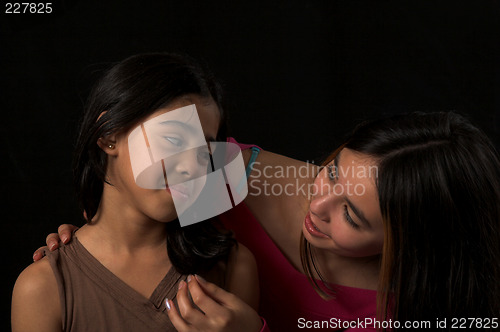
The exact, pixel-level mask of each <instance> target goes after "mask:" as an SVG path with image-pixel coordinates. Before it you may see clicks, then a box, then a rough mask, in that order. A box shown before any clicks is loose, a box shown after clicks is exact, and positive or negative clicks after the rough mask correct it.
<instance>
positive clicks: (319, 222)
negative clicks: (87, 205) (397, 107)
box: [47, 113, 500, 331]
mask: <svg viewBox="0 0 500 332" xmlns="http://www.w3.org/2000/svg"><path fill="white" fill-rule="evenodd" d="M255 151H258V149H254V151H251V150H246V151H245V155H246V158H247V160H251V164H252V163H253V171H252V174H251V176H250V178H249V188H250V189H249V190H250V193H249V195H248V197H247V198H246V200H245V205H244V204H241V205H239V206H238V207H236V208H235V209H232V210H231V211H229V212H228V213H225V214H224V215H222V216H220V218H221V219H223V220H224V221H225V224H226V226H227V227H228V228H231V229H233V230H234V232H235V234H236V238H237V239H238V241H240V242H241V243H243V244H245V245H246V246H247V247H249V249H250V250H251V251H252V252H253V253H254V255H255V256H256V259H257V264H258V267H259V280H260V289H261V301H260V310H261V314H262V315H263V316H264V317H266V320H267V321H268V323H269V326H270V327H271V329H276V330H278V331H293V330H301V329H303V328H308V327H309V328H314V327H320V328H321V327H322V328H328V329H334V328H342V329H348V330H352V331H354V330H357V329H363V328H364V329H366V328H369V329H377V330H381V329H385V328H389V329H391V328H392V329H398V328H402V329H405V328H409V327H417V326H416V325H412V324H422V325H420V327H424V326H426V325H425V324H427V323H426V322H429V324H431V325H430V326H433V327H445V328H446V329H452V328H453V327H457V326H460V324H461V323H463V322H462V320H463V319H467V318H469V317H470V318H473V319H474V321H472V322H471V321H470V320H469V321H468V322H467V324H472V325H467V326H472V327H478V328H480V327H489V328H493V329H496V328H498V324H499V323H498V318H499V316H500V287H499V285H500V282H499V281H500V241H499V239H500V162H499V158H498V154H497V152H496V151H495V148H494V146H493V145H492V143H491V142H490V141H489V139H488V138H487V137H486V136H485V135H484V134H483V133H482V132H481V131H480V130H479V129H477V128H476V127H474V126H473V125H472V124H471V123H470V122H469V121H468V120H466V119H465V118H464V117H462V116H460V115H457V114H454V113H428V114H409V115H398V116H393V117H390V118H385V119H381V120H375V121H370V122H366V123H362V124H361V125H359V126H358V127H357V128H356V129H355V130H354V132H353V133H352V135H351V136H350V137H349V138H348V139H347V140H346V142H345V143H344V144H343V145H342V146H341V147H339V148H338V149H336V150H335V151H334V153H333V154H332V155H331V156H330V157H329V158H327V160H326V162H325V163H324V165H323V166H321V167H316V166H314V165H310V164H305V163H302V162H299V161H296V160H293V159H290V158H286V157H284V156H280V155H276V154H273V153H270V152H266V151H261V152H260V153H259V154H258V157H257V158H256V159H255V154H256V153H257V152H255ZM252 156H253V157H252ZM290 170H291V171H294V170H295V172H294V173H290ZM297 170H298V171H297ZM273 188H274V189H275V191H273V190H272V189H273ZM304 188H305V190H304ZM280 190H281V191H280ZM278 192H279V194H278ZM70 229H71V227H68V226H65V227H61V228H60V234H61V236H64V237H65V239H66V241H67V240H68V239H69V237H70V234H69V233H68V230H70ZM57 240H58V238H57V236H54V235H49V237H48V238H47V243H48V244H49V245H50V246H52V247H57V244H56V243H57V242H54V241H57ZM310 284H312V285H313V287H310ZM444 319H447V323H446V325H445V326H443V325H437V324H438V322H442V321H443V320H444ZM396 321H397V323H396ZM390 322H392V323H390ZM408 324H410V325H408Z"/></svg>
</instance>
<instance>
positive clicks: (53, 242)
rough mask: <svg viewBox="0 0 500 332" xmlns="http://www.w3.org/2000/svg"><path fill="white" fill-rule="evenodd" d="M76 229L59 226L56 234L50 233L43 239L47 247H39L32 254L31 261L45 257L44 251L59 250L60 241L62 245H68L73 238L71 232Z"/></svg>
mask: <svg viewBox="0 0 500 332" xmlns="http://www.w3.org/2000/svg"><path fill="white" fill-rule="evenodd" d="M77 229H78V227H76V226H74V225H70V224H63V225H61V226H59V228H58V229H57V232H58V233H51V234H49V235H47V238H46V239H45V243H47V246H45V247H40V248H38V249H37V250H36V251H35V252H34V253H33V260H34V261H35V262H36V261H39V260H40V259H42V258H43V256H45V250H50V251H54V250H56V249H57V248H59V241H62V243H64V244H66V243H68V242H69V241H70V240H71V237H72V236H73V232H74V231H76V230H77Z"/></svg>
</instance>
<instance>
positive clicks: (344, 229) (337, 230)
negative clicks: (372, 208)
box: [332, 220, 383, 257]
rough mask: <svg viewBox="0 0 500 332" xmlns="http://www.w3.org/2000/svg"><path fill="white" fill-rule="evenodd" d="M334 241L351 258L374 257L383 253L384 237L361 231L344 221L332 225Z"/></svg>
mask: <svg viewBox="0 0 500 332" xmlns="http://www.w3.org/2000/svg"><path fill="white" fill-rule="evenodd" d="M332 240H333V241H334V242H335V244H336V246H337V247H338V248H339V249H342V250H344V251H345V252H346V254H348V255H349V256H354V257H363V256H373V255H377V254H380V253H381V252H382V243H383V237H382V236H380V234H376V233H374V232H369V231H359V230H356V229H354V228H352V227H351V226H349V225H348V224H347V223H346V222H344V221H342V220H338V221H337V222H336V223H334V224H333V225H332Z"/></svg>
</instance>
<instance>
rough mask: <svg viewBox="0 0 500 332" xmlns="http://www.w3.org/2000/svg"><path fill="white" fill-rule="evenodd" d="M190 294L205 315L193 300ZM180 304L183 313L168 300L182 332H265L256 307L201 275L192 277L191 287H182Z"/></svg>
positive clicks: (174, 322)
mask: <svg viewBox="0 0 500 332" xmlns="http://www.w3.org/2000/svg"><path fill="white" fill-rule="evenodd" d="M188 290H189V293H191V297H192V299H193V302H194V304H195V305H196V306H198V308H200V310H201V311H200V310H198V309H196V308H195V307H194V306H193V304H192V302H191V301H190V300H189V297H188ZM177 304H178V306H179V311H180V313H179V311H177V308H176V307H175V306H174V303H173V302H172V300H168V299H167V300H166V306H167V309H168V308H170V309H168V310H167V312H168V316H169V317H170V321H171V322H172V324H173V325H174V326H175V328H176V329H177V331H179V332H195V331H218V332H226V331H239V332H258V331H260V329H261V328H262V321H261V319H260V317H259V315H258V314H257V312H256V311H255V310H253V309H252V307H250V306H249V305H248V304H246V303H245V302H243V301H242V300H240V299H239V298H238V297H237V296H236V295H234V294H231V293H228V292H226V291H225V290H223V289H222V288H220V287H218V286H216V285H214V284H212V283H209V282H208V281H206V280H204V279H203V278H201V277H200V276H198V275H196V276H189V277H188V282H187V283H186V282H185V281H181V282H180V283H179V291H178V292H177Z"/></svg>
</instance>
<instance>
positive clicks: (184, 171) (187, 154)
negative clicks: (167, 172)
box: [174, 148, 207, 179]
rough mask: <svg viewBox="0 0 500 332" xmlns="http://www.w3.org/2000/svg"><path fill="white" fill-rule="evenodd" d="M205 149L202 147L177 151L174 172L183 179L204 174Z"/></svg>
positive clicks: (205, 166) (205, 168)
mask: <svg viewBox="0 0 500 332" xmlns="http://www.w3.org/2000/svg"><path fill="white" fill-rule="evenodd" d="M205 150H206V149H203V148H195V149H189V150H187V151H184V152H181V153H179V154H178V155H177V158H176V159H177V160H176V164H175V167H174V169H175V172H176V173H177V174H180V175H181V176H182V177H183V178H185V179H191V178H196V177H199V176H202V175H206V173H207V165H206V160H205V156H204V155H205Z"/></svg>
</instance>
